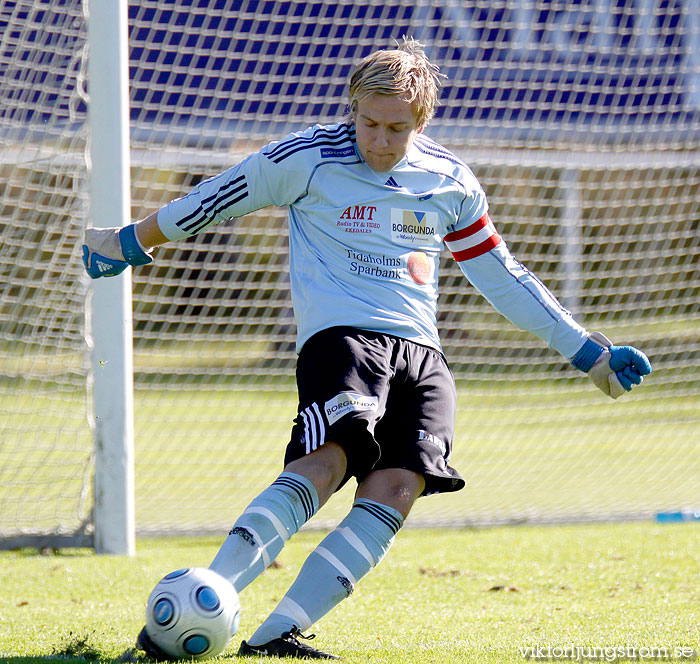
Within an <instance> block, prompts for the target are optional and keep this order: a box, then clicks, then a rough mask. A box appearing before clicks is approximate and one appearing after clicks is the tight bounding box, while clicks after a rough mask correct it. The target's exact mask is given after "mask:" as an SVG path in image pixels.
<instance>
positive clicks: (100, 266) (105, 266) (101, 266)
mask: <svg viewBox="0 0 700 664" xmlns="http://www.w3.org/2000/svg"><path fill="white" fill-rule="evenodd" d="M95 264H96V265H97V269H98V270H99V271H100V272H107V270H111V269H112V267H113V266H112V265H110V264H109V263H103V262H102V261H101V260H96V261H95Z"/></svg>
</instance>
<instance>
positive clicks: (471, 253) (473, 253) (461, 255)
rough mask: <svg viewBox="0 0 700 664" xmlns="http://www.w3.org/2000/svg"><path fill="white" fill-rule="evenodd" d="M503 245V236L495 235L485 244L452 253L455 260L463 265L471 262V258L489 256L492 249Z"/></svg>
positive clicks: (485, 241)
mask: <svg viewBox="0 0 700 664" xmlns="http://www.w3.org/2000/svg"><path fill="white" fill-rule="evenodd" d="M500 243H501V236H500V235H499V234H498V233H494V234H493V235H491V236H490V237H489V238H488V239H486V240H484V241H483V242H481V243H479V244H477V245H474V246H473V247H470V248H469V249H464V250H463V251H455V252H453V253H452V255H453V256H454V259H455V260H456V261H457V262H458V263H461V262H462V261H466V260H469V259H470V258H476V257H477V256H481V255H482V254H487V253H488V252H489V251H491V249H493V248H494V247H496V246H498V245H499V244H500Z"/></svg>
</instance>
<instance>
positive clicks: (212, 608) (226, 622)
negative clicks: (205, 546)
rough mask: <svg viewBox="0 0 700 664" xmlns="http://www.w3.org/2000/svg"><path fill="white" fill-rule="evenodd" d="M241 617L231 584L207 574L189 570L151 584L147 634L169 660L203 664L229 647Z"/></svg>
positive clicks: (179, 571) (236, 594)
mask: <svg viewBox="0 0 700 664" xmlns="http://www.w3.org/2000/svg"><path fill="white" fill-rule="evenodd" d="M240 617H241V603H240V601H239V599H238V593H237V592H236V589H235V588H234V587H233V586H232V585H231V583H229V581H228V580H227V579H225V578H224V577H223V576H221V575H220V574H217V573H216V572H214V571H212V570H210V569H206V568H203V567H190V568H187V569H179V570H176V571H175V572H171V573H170V574H168V575H167V576H165V577H163V578H162V579H161V580H160V581H159V582H158V583H157V584H156V587H155V588H154V589H153V592H152V593H151V595H150V597H149V598H148V603H147V604H146V632H147V633H148V636H149V637H150V638H151V640H152V641H153V642H154V643H155V644H156V645H157V646H159V647H160V648H161V649H162V650H163V651H165V652H166V653H167V654H168V655H170V656H171V657H174V658H177V659H206V658H207V657H214V656H216V655H218V654H219V653H220V652H222V651H223V650H224V648H226V646H227V645H228V644H229V643H230V642H231V639H232V638H233V635H234V634H235V633H236V631H237V630H238V623H239V622H240Z"/></svg>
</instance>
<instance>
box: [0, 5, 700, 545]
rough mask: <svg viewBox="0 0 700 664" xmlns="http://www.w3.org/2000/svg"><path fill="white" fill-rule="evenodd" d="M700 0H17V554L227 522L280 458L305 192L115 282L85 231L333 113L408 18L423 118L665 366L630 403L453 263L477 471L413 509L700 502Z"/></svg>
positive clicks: (598, 304)
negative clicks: (495, 302)
mask: <svg viewBox="0 0 700 664" xmlns="http://www.w3.org/2000/svg"><path fill="white" fill-rule="evenodd" d="M699 4H700V3H699V1H698V0H680V1H679V2H676V3H670V4H669V3H664V2H661V0H641V1H640V0H634V1H633V0H624V1H622V2H620V1H618V0H615V1H613V0H597V1H596V2H593V3H583V4H581V3H575V4H574V3H550V2H539V1H536V0H495V1H494V2H476V1H475V2H455V1H454V0H385V1H384V2H380V3H377V2H373V1H370V0H355V1H352V2H350V1H347V2H346V1H342V2H337V1H332V0H314V2H301V1H295V0H294V1H291V2H286V1H285V2H282V1H275V0H271V1H270V2H264V3H262V2H257V1H255V0H235V1H234V0H216V1H212V0H186V1H185V0H139V1H138V2H136V1H135V0H134V1H129V0H110V1H109V2H106V1H103V0H91V1H90V2H88V0H62V1H61V2H54V1H53V0H16V2H12V3H5V4H0V547H6V548H7V547H20V546H86V545H87V546H94V547H95V548H96V549H97V550H99V551H102V552H110V553H127V554H128V553H131V552H132V551H133V548H134V537H135V535H138V536H147V535H162V534H186V533H224V532H226V531H227V529H228V528H230V525H231V523H232V522H233V520H234V519H235V517H236V516H237V514H238V513H239V512H240V511H241V509H242V508H243V507H244V506H245V505H246V504H247V502H248V501H249V500H250V499H251V498H252V497H253V496H255V495H256V494H257V492H258V491H259V490H260V489H261V488H263V487H264V486H265V485H267V484H268V483H269V482H270V481H271V480H272V479H273V478H274V477H275V476H276V474H277V473H278V472H279V470H280V467H281V460H282V456H283V451H284V447H285V445H286V443H287V440H288V435H289V430H290V425H291V421H292V419H293V417H294V415H295V409H296V390H295V385H294V365H295V353H294V333H295V328H294V320H293V316H292V311H291V303H290V297H289V284H288V275H287V263H288V259H289V254H288V246H287V230H286V217H285V212H284V210H280V209H275V208H270V209H265V210H261V211H259V212H257V213H255V214H251V215H247V216H246V217H244V218H241V219H236V220H231V221H229V222H226V223H224V224H222V225H220V226H218V227H216V228H213V229H210V230H208V231H207V232H206V233H203V234H202V235H199V236H197V237H194V238H190V239H187V240H184V241H182V242H179V243H174V244H172V245H166V246H163V247H161V248H159V249H157V251H156V254H155V261H154V263H153V264H151V265H147V266H142V267H141V268H138V269H136V270H133V271H132V270H129V271H128V272H127V273H125V274H124V275H122V276H121V277H119V278H116V279H109V280H106V279H102V280H99V281H98V282H96V283H89V279H88V278H87V277H86V275H85V274H84V270H83V269H82V264H81V254H80V239H81V237H82V233H83V231H84V229H85V228H86V226H87V225H88V224H93V225H99V226H102V225H104V226H117V225H123V224H125V223H128V222H129V221H130V220H134V219H138V218H141V217H143V216H145V215H146V214H148V213H150V212H152V211H153V210H154V209H157V208H158V207H159V206H160V205H162V204H164V203H165V202H167V201H168V200H171V199H172V198H175V197H177V196H179V195H181V194H183V193H184V192H186V191H187V190H189V189H190V188H191V187H192V186H193V185H194V184H196V183H197V182H199V181H200V180H202V179H203V178H207V177H209V176H211V175H214V174H215V173H217V172H219V171H220V170H222V169H224V168H226V167H227V166H229V165H231V164H232V163H235V162H236V161H237V160H239V159H241V158H243V157H245V155H247V154H248V153H250V152H251V151H253V150H255V149H257V148H259V147H261V146H262V145H264V144H265V143H267V142H269V141H272V140H276V139H279V138H282V137H284V136H285V135H286V133H288V132H290V131H293V130H297V129H301V128H304V127H306V126H308V125H309V124H313V123H315V122H321V123H323V122H335V121H337V120H339V119H340V118H341V117H342V116H343V115H344V112H345V98H344V93H345V82H346V80H347V77H348V74H349V72H350V71H351V67H352V65H353V63H355V62H357V61H358V59H359V58H361V57H363V56H364V55H366V54H368V53H369V52H371V51H372V50H374V49H376V48H379V47H386V46H391V44H392V43H393V40H394V39H400V38H401V36H402V35H404V34H406V35H412V36H414V37H416V38H418V39H420V40H421V41H423V42H424V43H425V45H426V50H427V52H428V54H429V56H430V57H431V59H432V60H433V61H434V62H435V63H437V64H438V65H439V66H440V68H441V70H442V71H443V72H444V73H445V74H446V75H447V79H446V81H445V86H444V88H443V92H442V95H441V106H440V107H439V109H438V112H437V114H436V117H435V119H434V120H433V122H431V124H430V126H429V127H428V128H427V130H426V133H427V134H428V135H430V136H431V137H432V138H434V139H436V140H437V141H439V142H440V143H442V144H444V145H445V146H446V147H448V148H449V149H451V150H453V151H454V152H455V153H456V154H457V155H458V156H459V157H461V158H462V159H463V160H465V161H466V162H467V163H468V164H469V165H470V166H471V168H472V169H473V170H474V172H475V174H476V175H477V177H478V178H479V180H480V181H481V183H482V184H483V186H484V188H485V190H486V193H487V196H488V198H489V202H490V206H491V214H492V217H493V219H494V222H495V224H496V226H497V228H498V229H499V232H500V233H501V235H503V237H504V238H505V239H506V241H507V242H508V244H509V246H510V248H511V249H512V251H513V253H514V254H515V255H516V256H517V257H518V259H520V260H521V261H522V262H523V263H525V264H526V265H527V266H528V267H530V268H531V269H532V270H533V271H534V272H535V273H536V274H537V275H538V276H539V277H540V278H541V279H542V280H543V281H544V282H545V283H547V284H548V285H549V286H550V287H551V288H552V290H553V291H554V292H555V293H556V294H557V295H558V296H559V297H560V299H561V300H562V301H563V302H564V303H565V305H566V306H567V307H569V308H570V309H571V310H572V311H573V312H574V313H575V314H576V316H577V317H578V318H579V319H580V320H581V321H582V322H583V323H584V324H585V325H586V326H588V327H589V328H590V329H599V330H601V331H603V332H605V333H606V334H607V335H608V336H609V337H611V338H612V339H613V340H615V341H616V342H618V343H633V344H635V345H638V346H639V347H640V348H642V349H643V350H645V351H646V352H647V353H648V354H649V355H650V357H651V360H652V363H653V365H654V368H655V371H654V373H653V374H652V376H651V377H650V378H649V379H648V381H647V382H646V384H645V385H644V386H643V387H642V388H641V389H639V390H636V391H635V392H634V393H633V394H631V395H628V397H626V398H623V399H621V400H620V401H619V402H615V403H612V402H608V400H606V399H605V398H604V397H603V396H602V395H600V393H598V391H597V390H595V388H593V387H592V386H590V385H589V384H588V382H587V380H586V379H585V377H583V376H581V375H579V374H578V373H577V372H576V371H575V370H573V369H572V368H571V367H569V366H568V365H567V363H566V362H564V361H563V360H562V358H560V357H559V356H558V355H557V354H556V353H554V352H553V351H551V350H550V349H547V348H546V347H543V345H542V343H541V342H540V341H539V340H537V339H536V338H534V337H529V336H527V335H525V334H523V333H521V332H520V331H518V330H517V329H515V328H513V326H512V325H510V324H509V323H508V322H507V321H504V320H503V319H502V318H501V317H500V316H498V315H497V314H495V313H494V312H493V310H492V308H491V307H490V305H488V303H486V302H485V301H484V300H483V298H482V297H481V296H480V295H479V294H478V293H476V292H475V291H474V289H472V288H471V287H470V285H469V284H468V283H467V282H466V281H465V280H464V278H463V277H462V275H461V273H460V271H459V269H458V268H457V267H456V266H455V264H454V262H453V261H451V260H450V258H449V256H448V255H447V254H445V256H444V260H443V261H442V265H441V289H440V290H441V298H440V303H439V304H440V313H439V327H440V331H441V337H442V340H443V344H444V348H445V354H446V356H447V358H448V360H449V362H450V364H451V367H452V369H453V372H454V374H455V378H456V380H457V384H458V392H459V404H458V415H457V423H456V443H455V452H454V455H453V465H454V466H455V467H457V468H459V469H460V471H461V472H462V473H463V475H464V476H465V477H466V479H467V481H468V484H467V487H466V488H465V489H464V490H463V491H461V492H458V493H456V494H454V495H449V496H439V497H428V498H425V499H421V500H420V501H418V503H417V505H416V507H415V508H414V511H413V513H412V514H411V517H410V519H409V523H410V524H413V525H416V526H419V525H420V526H424V525H427V526H431V525H432V526H442V525H452V526H460V525H471V526H477V525H494V524H503V523H560V522H568V521H575V520H578V521H581V520H588V521H597V520H609V519H639V518H645V519H646V518H653V517H654V515H655V514H656V513H658V512H682V510H683V509H691V510H694V509H697V508H699V507H700V504H698V499H699V498H698V494H697V477H698V476H700V446H699V445H698V440H700V324H699V321H700V316H699V314H700V272H699V270H698V261H699V260H700V258H699V255H700V231H699V226H698V225H699V224H700V157H699V155H700V6H699ZM127 37H128V41H127ZM119 55H120V56H121V58H118V57H117V56H119ZM127 72H128V79H129V80H128V88H127V80H126V78H127ZM127 91H128V103H127ZM110 95H113V96H110ZM100 117H101V118H102V122H103V123H104V124H99V122H100V121H99V118H100ZM101 307H102V308H101ZM350 490H351V488H348V489H347V490H344V491H350ZM346 507H347V494H346V493H343V494H342V495H341V496H339V497H337V498H334V499H332V500H331V501H330V503H329V505H328V506H327V507H326V508H325V509H324V511H323V512H322V514H321V515H319V516H318V517H316V518H315V519H314V520H313V521H312V523H311V524H310V525H311V526H312V527H313V526H316V527H325V526H328V525H331V524H333V523H335V522H336V521H337V520H338V519H339V518H340V517H341V516H342V514H343V513H344V511H345V510H346Z"/></svg>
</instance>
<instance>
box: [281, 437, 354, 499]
mask: <svg viewBox="0 0 700 664" xmlns="http://www.w3.org/2000/svg"><path fill="white" fill-rule="evenodd" d="M347 465H348V461H347V457H346V456H345V451H344V450H343V448H342V447H341V446H340V445H338V444H336V443H326V444H324V445H323V446H321V447H319V448H318V449H316V450H314V451H313V452H311V453H310V454H307V455H306V456H303V457H301V458H299V459H296V460H295V461H291V462H290V463H288V464H287V465H286V466H285V468H284V470H285V471H286V472H289V473H297V474H299V475H303V476H304V477H306V478H307V479H308V480H310V481H311V482H312V483H313V485H314V486H315V487H316V492H317V493H318V499H319V505H323V504H324V503H325V502H326V501H327V500H328V498H330V496H331V495H332V494H333V492H334V491H335V490H336V489H337V488H338V486H339V485H340V483H341V482H342V480H343V478H344V477H345V471H346V469H347Z"/></svg>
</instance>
